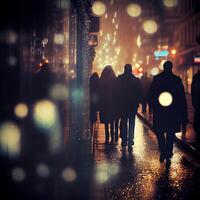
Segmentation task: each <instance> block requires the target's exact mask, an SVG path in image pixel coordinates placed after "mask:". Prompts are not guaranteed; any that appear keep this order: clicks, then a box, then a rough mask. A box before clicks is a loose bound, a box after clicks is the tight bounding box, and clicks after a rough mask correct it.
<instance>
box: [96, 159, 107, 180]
mask: <svg viewBox="0 0 200 200" xmlns="http://www.w3.org/2000/svg"><path fill="white" fill-rule="evenodd" d="M108 179H109V174H108V164H107V163H101V164H99V165H97V169H96V181H97V182H98V183H105V182H107V181H108Z"/></svg>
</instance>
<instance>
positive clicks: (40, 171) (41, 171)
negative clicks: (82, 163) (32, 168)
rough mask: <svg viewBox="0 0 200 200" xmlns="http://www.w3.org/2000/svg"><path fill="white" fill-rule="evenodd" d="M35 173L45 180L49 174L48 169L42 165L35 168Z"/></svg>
mask: <svg viewBox="0 0 200 200" xmlns="http://www.w3.org/2000/svg"><path fill="white" fill-rule="evenodd" d="M36 171H37V174H38V175H39V176H40V177H42V178H46V177H48V176H49V174H50V170H49V167H48V166H47V165H46V164H43V163H41V164H39V165H38V166H37V169H36Z"/></svg>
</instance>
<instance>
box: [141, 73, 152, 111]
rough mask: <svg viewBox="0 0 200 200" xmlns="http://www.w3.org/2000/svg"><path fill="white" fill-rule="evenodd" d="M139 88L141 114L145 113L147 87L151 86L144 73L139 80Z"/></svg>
mask: <svg viewBox="0 0 200 200" xmlns="http://www.w3.org/2000/svg"><path fill="white" fill-rule="evenodd" d="M140 83H141V87H142V112H143V113H146V108H147V104H148V93H149V87H150V85H151V79H150V78H149V77H148V76H147V72H145V73H144V74H143V75H142V77H141V79H140ZM149 112H151V108H150V106H149Z"/></svg>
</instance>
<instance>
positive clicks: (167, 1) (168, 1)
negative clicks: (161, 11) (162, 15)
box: [163, 0, 178, 8]
mask: <svg viewBox="0 0 200 200" xmlns="http://www.w3.org/2000/svg"><path fill="white" fill-rule="evenodd" d="M163 3H164V5H165V6H166V7H168V8H173V7H175V6H176V5H177V3H178V0H163Z"/></svg>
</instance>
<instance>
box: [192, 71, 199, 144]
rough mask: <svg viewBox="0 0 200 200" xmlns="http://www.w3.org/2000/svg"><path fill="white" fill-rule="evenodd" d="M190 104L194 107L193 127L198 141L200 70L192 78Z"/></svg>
mask: <svg viewBox="0 0 200 200" xmlns="http://www.w3.org/2000/svg"><path fill="white" fill-rule="evenodd" d="M191 93H192V105H193V107H194V122H193V127H194V130H195V131H196V142H197V143H200V71H198V72H197V73H196V74H195V75H194V77H193V80H192V88H191Z"/></svg>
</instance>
